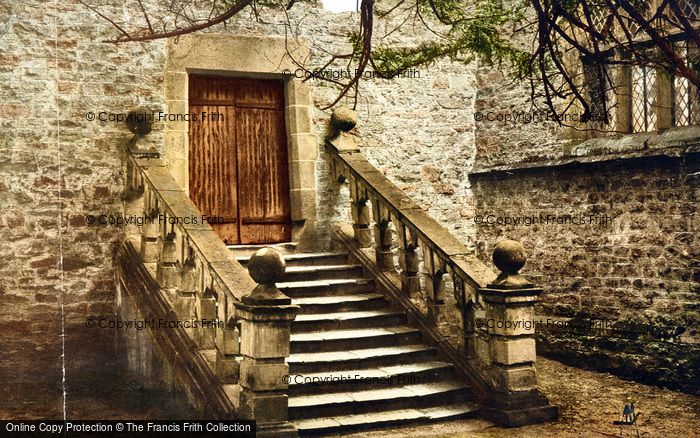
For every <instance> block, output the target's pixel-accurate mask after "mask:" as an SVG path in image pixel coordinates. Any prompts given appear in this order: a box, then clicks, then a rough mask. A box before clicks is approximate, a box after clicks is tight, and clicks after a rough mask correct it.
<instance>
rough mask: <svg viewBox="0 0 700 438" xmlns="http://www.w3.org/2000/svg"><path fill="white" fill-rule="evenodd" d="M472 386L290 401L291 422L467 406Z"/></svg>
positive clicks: (423, 386) (445, 384)
mask: <svg viewBox="0 0 700 438" xmlns="http://www.w3.org/2000/svg"><path fill="white" fill-rule="evenodd" d="M469 389H470V388H469V386H468V385H466V384H464V383H461V382H458V381H456V380H447V381H439V382H434V383H416V384H408V385H403V386H391V387H386V388H379V389H369V390H367V389H364V388H362V389H358V390H356V391H349V392H334V393H327V394H316V395H298V396H294V397H290V398H289V418H290V419H292V420H298V419H306V418H321V417H333V416H337V415H353V414H364V413H370V412H377V411H386V410H395V409H407V408H427V407H435V406H438V405H445V404H447V405H449V404H452V403H459V402H463V401H464V400H465V399H466V398H467V397H469V395H470V391H469Z"/></svg>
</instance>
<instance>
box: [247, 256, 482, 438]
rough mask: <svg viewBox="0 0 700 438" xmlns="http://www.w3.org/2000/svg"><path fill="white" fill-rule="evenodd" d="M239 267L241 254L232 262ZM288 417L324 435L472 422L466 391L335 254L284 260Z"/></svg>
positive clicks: (305, 430)
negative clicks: (290, 316) (291, 316)
mask: <svg viewBox="0 0 700 438" xmlns="http://www.w3.org/2000/svg"><path fill="white" fill-rule="evenodd" d="M237 259H238V261H239V262H241V264H243V265H245V264H246V263H247V261H248V259H249V256H247V255H245V256H238V257H237ZM285 260H286V262H287V271H286V276H285V281H284V282H283V283H277V286H278V288H279V289H280V290H281V291H282V292H284V293H285V294H286V295H287V296H289V297H291V298H292V303H293V304H297V305H299V306H300V307H301V310H300V313H299V315H298V316H297V318H296V319H295V321H294V322H293V323H292V332H291V345H290V347H291V354H290V356H289V358H288V360H287V362H288V364H289V373H290V375H289V391H288V394H289V420H290V421H291V422H293V423H294V424H295V425H296V426H297V428H298V430H299V433H300V434H304V435H309V434H311V435H316V434H333V433H341V432H345V431H348V430H357V429H371V428H378V427H382V426H389V425H398V424H405V423H411V422H427V421H439V420H446V419H454V418H463V417H469V416H473V415H475V414H476V412H477V405H476V404H475V403H473V402H472V401H471V393H470V388H469V386H468V385H466V384H464V383H463V382H461V381H460V380H459V379H458V378H457V376H456V374H455V372H454V369H453V365H452V364H451V363H448V362H445V361H444V360H443V359H441V358H440V357H439V355H438V352H437V350H436V349H435V348H434V347H432V346H430V345H428V344H426V343H425V342H424V340H423V338H422V336H421V333H420V331H419V330H418V329H416V328H414V327H411V326H410V325H408V323H407V320H406V317H405V315H404V314H403V313H401V312H400V311H398V310H397V309H395V308H393V307H392V305H391V304H390V303H389V302H388V301H387V300H385V299H384V297H383V295H381V294H379V293H377V291H376V290H375V284H374V279H372V278H368V276H367V275H365V273H364V271H363V269H362V266H361V265H359V264H355V263H353V262H351V261H350V260H349V257H348V255H347V254H344V253H315V254H287V255H285Z"/></svg>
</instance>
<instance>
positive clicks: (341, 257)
mask: <svg viewBox="0 0 700 438" xmlns="http://www.w3.org/2000/svg"><path fill="white" fill-rule="evenodd" d="M236 260H238V263H240V264H242V265H246V264H247V263H248V260H250V255H240V256H237V257H236ZM284 260H285V261H286V262H287V267H290V266H315V265H345V264H348V254H347V253H344V252H314V253H297V254H284Z"/></svg>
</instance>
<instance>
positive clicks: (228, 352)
mask: <svg viewBox="0 0 700 438" xmlns="http://www.w3.org/2000/svg"><path fill="white" fill-rule="evenodd" d="M229 299H230V298H229V297H227V296H226V295H225V294H220V295H219V301H218V305H217V311H218V319H217V322H216V375H217V376H218V377H219V380H220V381H221V382H222V383H236V382H238V372H239V365H240V363H239V362H238V360H237V355H238V353H239V336H238V324H237V323H236V317H235V314H234V309H233V305H232V304H231V303H230V302H229Z"/></svg>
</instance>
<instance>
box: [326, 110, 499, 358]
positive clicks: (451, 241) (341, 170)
mask: <svg viewBox="0 0 700 438" xmlns="http://www.w3.org/2000/svg"><path fill="white" fill-rule="evenodd" d="M345 111H348V110H344V109H341V110H339V111H338V110H337V111H336V112H335V113H334V114H333V118H332V121H331V123H332V124H333V125H338V126H339V127H338V128H337V129H336V130H335V134H334V135H333V136H332V138H329V139H327V141H326V149H327V151H328V152H329V158H330V168H331V173H332V177H333V178H335V179H336V181H339V182H343V181H347V182H348V183H349V185H350V197H351V207H350V208H351V210H352V211H351V213H352V218H353V229H354V235H355V239H356V240H357V243H358V245H359V246H360V247H364V248H367V247H370V246H372V235H371V234H370V233H371V231H372V229H371V228H370V210H371V215H372V219H373V220H374V226H373V231H374V242H375V245H374V249H375V253H376V264H377V267H378V268H379V269H380V270H382V271H394V270H395V266H394V256H393V252H392V250H391V248H392V246H393V245H394V244H396V245H397V247H398V253H399V257H398V265H399V268H400V269H399V271H400V272H399V275H400V277H401V288H402V290H403V292H404V294H405V295H406V296H408V297H412V296H418V295H420V296H422V297H424V298H425V299H426V300H427V302H428V315H429V317H430V318H431V319H433V320H434V321H438V320H439V319H440V318H441V311H442V308H443V306H444V304H445V286H446V282H445V275H450V276H451V280H452V281H451V283H452V287H453V296H454V298H455V300H456V302H457V306H458V307H459V308H461V309H464V311H466V312H470V314H469V316H468V318H469V319H471V320H473V318H474V317H475V315H474V314H473V313H474V310H475V306H476V305H477V304H478V303H480V300H479V292H478V291H479V289H480V288H483V287H486V286H487V285H488V284H489V283H491V282H492V281H494V280H495V279H496V274H495V273H494V272H493V271H492V270H491V269H489V267H487V266H486V265H485V264H484V263H483V262H481V260H479V259H478V258H477V257H476V256H475V255H474V251H472V250H470V249H469V248H467V247H466V246H465V245H464V244H462V243H461V242H460V241H459V240H458V239H457V238H456V237H454V236H453V235H452V234H451V233H450V232H449V231H448V230H447V229H446V228H445V227H443V226H442V225H440V224H439V223H438V222H436V221H435V220H434V219H433V218H432V217H430V216H429V215H428V214H427V213H426V212H425V210H423V208H421V207H420V206H419V205H418V204H416V203H415V202H414V201H412V200H411V199H410V198H409V197H408V196H406V195H405V194H404V193H403V192H402V191H401V190H400V189H399V188H398V187H396V185H394V184H393V183H392V182H391V181H389V179H388V178H387V177H386V176H384V174H383V173H382V172H380V171H379V170H377V169H376V168H375V167H374V166H373V165H372V164H371V163H370V162H369V161H368V160H367V159H366V158H365V157H363V156H362V154H361V153H360V149H359V147H358V146H357V144H356V143H355V141H354V138H353V136H351V135H350V134H348V133H347V132H346V131H348V130H349V129H351V128H352V127H353V126H354V124H353V123H350V122H347V121H346V122H345V125H343V124H342V122H341V119H348V118H351V117H352V116H348V115H347V113H344V112H345ZM343 128H346V129H345V131H344V130H343ZM390 223H393V224H394V228H395V230H396V236H397V242H394V241H393V236H392V233H391V232H390V230H389V224H390ZM419 248H420V249H421V250H422V253H423V254H422V255H423V279H424V281H423V286H421V282H420V278H419V275H420V272H419V271H420V270H419V254H418V250H419ZM471 320H470V321H468V322H469V324H465V327H464V329H465V331H467V332H466V333H464V343H465V345H464V348H465V351H466V352H467V354H468V355H469V356H470V355H473V354H475V351H476V346H475V338H474V332H475V331H476V327H477V325H476V324H474V323H472V322H473V321H471Z"/></svg>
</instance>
